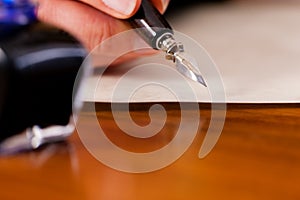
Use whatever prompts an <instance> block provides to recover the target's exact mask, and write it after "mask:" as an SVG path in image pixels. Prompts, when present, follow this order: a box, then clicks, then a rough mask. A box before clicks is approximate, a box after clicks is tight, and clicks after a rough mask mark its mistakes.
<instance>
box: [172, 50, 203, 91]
mask: <svg viewBox="0 0 300 200" xmlns="http://www.w3.org/2000/svg"><path fill="white" fill-rule="evenodd" d="M174 60H175V63H176V67H177V70H178V71H179V72H180V73H181V74H183V75H184V76H186V77H188V78H190V79H192V80H193V81H196V82H199V83H201V84H202V85H203V86H205V87H207V85H206V83H205V81H204V79H203V77H202V76H201V73H200V71H199V67H198V63H197V61H196V60H195V59H194V58H192V57H191V56H189V55H187V54H185V53H184V52H176V53H175V54H174Z"/></svg>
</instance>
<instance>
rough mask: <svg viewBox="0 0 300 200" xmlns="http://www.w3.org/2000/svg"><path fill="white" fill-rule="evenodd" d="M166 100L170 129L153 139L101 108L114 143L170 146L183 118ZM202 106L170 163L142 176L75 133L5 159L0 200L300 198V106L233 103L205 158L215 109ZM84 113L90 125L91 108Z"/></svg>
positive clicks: (136, 107)
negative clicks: (126, 129)
mask: <svg viewBox="0 0 300 200" xmlns="http://www.w3.org/2000/svg"><path fill="white" fill-rule="evenodd" d="M150 106H151V104H133V105H131V116H132V118H133V119H134V120H135V121H136V123H137V124H140V125H146V124H147V123H149V116H148V108H149V107H150ZM164 106H165V108H166V110H167V114H168V118H167V122H166V124H165V127H164V128H163V129H162V131H161V132H160V133H158V134H157V135H156V136H154V137H151V138H148V139H136V138H132V137H129V136H127V135H126V134H124V133H123V132H122V131H121V130H120V129H119V128H118V127H117V126H116V124H115V122H114V120H113V116H112V113H111V110H110V105H109V104H97V105H96V109H97V117H98V119H99V124H100V125H101V127H102V128H103V130H106V135H107V137H108V138H109V139H110V140H111V141H112V142H114V143H115V144H116V145H118V146H119V147H121V148H123V149H127V150H128V151H135V152H148V151H153V150H155V149H159V148H161V147H163V146H164V145H166V144H168V142H170V141H171V140H172V138H173V137H174V133H175V132H176V130H177V129H176V126H177V125H178V123H180V109H179V106H178V105H177V104H168V103H165V104H164ZM200 110H201V114H200V115H201V123H200V127H199V131H198V134H197V136H196V138H195V140H194V142H193V144H192V145H191V146H190V148H189V149H188V150H187V151H186V152H185V153H184V155H183V156H182V157H180V158H179V159H178V160H177V161H176V162H175V163H173V164H171V165H170V166H168V167H166V168H163V169H161V170H158V171H155V172H150V173H142V174H131V173H124V172H120V171H117V170H114V169H111V168H109V167H107V166H105V165H103V164H102V163H101V162H99V161H98V160H96V159H95V158H94V157H93V156H91V154H90V153H89V152H88V151H87V150H86V148H85V147H84V146H83V144H82V143H81V141H80V139H79V137H78V135H77V133H75V134H74V135H73V136H72V137H70V138H69V139H68V141H67V142H65V143H59V144H51V145H48V146H45V147H43V148H42V149H41V150H39V151H36V152H29V153H22V154H19V155H17V156H11V157H2V158H0V177H1V178H0V188H1V192H0V199H1V200H10V199H43V200H46V199H49V200H50V199H51V200H53V199H55V200H60V199H64V200H65V199H72V200H73V199H87V200H100V199H104V200H111V199H117V200H123V199H126V200H127V199H128V200H129V199H130V200H132V199H151V200H152V199H189V200H192V199H300V105H299V104H281V105H280V104H266V105H259V104H257V105H255V104H253V105H247V104H243V105H237V104H235V105H228V109H227V115H226V121H225V126H224V129H223V131H222V134H221V137H220V139H219V141H218V143H217V144H216V146H215V147H214V149H213V150H212V152H211V153H210V154H209V155H208V156H207V157H205V158H204V159H199V158H198V152H199V148H200V146H201V144H202V141H203V138H204V136H205V132H206V130H207V128H208V125H209V121H210V115H211V110H210V106H209V105H206V104H200ZM119 112H120V114H122V112H123V111H122V110H120V111H119ZM189 112H193V110H190V111H189ZM82 116H83V117H82V119H81V120H82V123H85V124H86V125H87V127H89V123H90V120H89V119H90V117H91V114H90V111H89V110H85V111H84V112H83V115H82ZM90 131H93V130H90ZM99 149H101V147H99Z"/></svg>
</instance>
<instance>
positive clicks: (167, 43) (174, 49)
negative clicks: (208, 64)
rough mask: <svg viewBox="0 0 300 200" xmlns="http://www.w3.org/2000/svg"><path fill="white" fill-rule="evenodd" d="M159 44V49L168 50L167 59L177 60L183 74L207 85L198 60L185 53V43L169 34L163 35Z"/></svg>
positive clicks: (177, 65) (177, 66) (179, 69)
mask: <svg viewBox="0 0 300 200" xmlns="http://www.w3.org/2000/svg"><path fill="white" fill-rule="evenodd" d="M159 44H160V48H159V49H161V50H162V51H164V52H166V59H167V60H172V61H173V62H175V63H176V68H177V70H178V71H179V72H180V73H181V74H183V75H184V76H185V77H187V78H190V79H192V80H193V81H196V82H198V83H201V84H202V85H203V86H205V87H207V85H206V83H205V81H204V79H203V77H202V76H201V73H200V70H199V65H198V62H197V61H196V60H195V58H193V57H192V56H190V55H188V54H186V53H185V51H184V48H183V45H182V44H181V43H180V42H176V40H175V39H174V38H173V35H169V34H167V35H166V36H165V37H162V38H161V39H160V41H159Z"/></svg>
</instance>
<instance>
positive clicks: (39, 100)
mask: <svg viewBox="0 0 300 200" xmlns="http://www.w3.org/2000/svg"><path fill="white" fill-rule="evenodd" d="M85 56H86V51H85V50H84V48H83V47H82V46H81V45H80V44H79V43H78V42H77V41H76V40H75V39H73V38H72V37H71V36H69V35H68V34H66V33H65V32H62V31H60V30H57V29H54V28H49V27H45V26H43V25H40V24H35V25H33V26H32V27H28V28H24V29H22V31H18V33H15V34H12V35H11V36H6V37H2V39H0V141H1V140H3V139H5V138H6V137H8V136H11V135H14V134H17V133H20V132H22V131H24V130H25V129H26V128H28V127H32V126H34V125H37V126H39V127H42V128H43V127H48V126H51V125H67V124H68V123H69V119H70V115H71V113H72V93H73V86H74V81H75V78H76V76H77V73H78V70H79V68H80V66H81V64H82V62H83V60H84V58H85Z"/></svg>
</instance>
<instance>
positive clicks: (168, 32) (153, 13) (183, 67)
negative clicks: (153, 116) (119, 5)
mask: <svg viewBox="0 0 300 200" xmlns="http://www.w3.org/2000/svg"><path fill="white" fill-rule="evenodd" d="M128 21H129V23H130V24H131V26H132V27H133V28H134V29H135V30H136V31H137V32H138V34H139V35H140V36H141V37H142V38H143V39H144V40H145V42H146V43H147V44H148V45H150V46H151V47H152V48H153V49H156V50H160V51H163V52H165V53H166V59H168V60H172V61H173V62H174V63H175V64H176V68H177V70H178V71H179V72H180V73H181V74H183V75H184V76H185V77H187V78H190V79H192V80H193V81H196V82H199V83H201V84H202V85H204V86H205V87H206V83H205V81H204V79H203V77H202V76H201V73H200V70H199V66H198V64H197V62H195V59H193V58H192V57H191V56H189V55H187V54H186V53H185V51H184V48H183V45H182V44H181V43H180V42H177V41H176V40H175V38H174V32H173V30H172V28H171V26H170V25H169V23H168V22H167V21H166V19H165V18H164V17H163V16H162V15H161V14H160V13H159V11H158V10H157V9H156V8H155V7H154V6H153V5H152V3H151V1H150V0H142V3H141V6H140V8H139V10H138V11H137V13H136V14H135V15H133V16H132V17H131V18H129V19H128Z"/></svg>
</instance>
